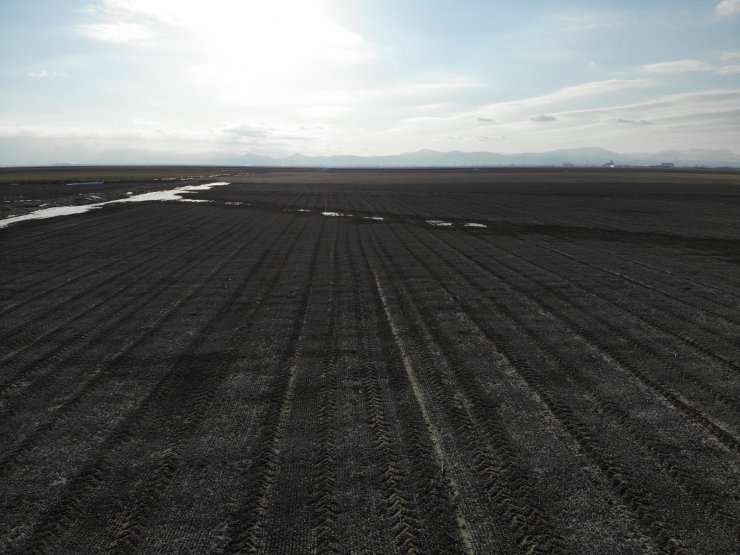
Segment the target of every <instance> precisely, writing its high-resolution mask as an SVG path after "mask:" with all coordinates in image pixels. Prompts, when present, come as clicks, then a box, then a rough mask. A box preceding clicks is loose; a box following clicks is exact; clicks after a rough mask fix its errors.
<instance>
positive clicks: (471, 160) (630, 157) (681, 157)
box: [73, 147, 740, 168]
mask: <svg viewBox="0 0 740 555" xmlns="http://www.w3.org/2000/svg"><path fill="white" fill-rule="evenodd" d="M612 161H613V162H614V164H615V165H617V166H620V165H625V166H656V165H659V164H666V163H668V164H675V165H676V166H679V167H680V166H684V167H694V166H706V167H732V168H740V155H738V154H737V153H735V152H731V151H729V150H701V149H694V150H666V151H662V152H654V153H640V152H633V153H624V154H622V153H618V152H612V151H610V150H606V149H603V148H595V147H593V148H572V149H565V150H553V151H549V152H521V153H517V154H505V153H500V152H462V151H459V150H453V151H450V152H440V151H436V150H418V151H416V152H404V153H401V154H393V155H388V156H355V155H336V156H308V155H305V154H293V155H291V156H285V157H270V156H264V155H260V154H252V153H247V154H234V153H223V152H201V153H197V154H183V153H175V152H167V151H149V150H143V149H116V150H105V151H101V152H97V153H79V154H78V159H77V160H75V162H73V163H74V164H83V165H84V164H93V165H100V164H103V165H110V164H112V165H141V164H144V165H158V164H175V165H194V164H195V165H217V166H220V165H224V166H294V167H310V168H316V167H318V168H351V167H367V168H378V167H380V168H384V167H385V168H392V167H397V168H414V167H417V168H418V167H486V166H562V165H564V164H565V165H574V166H603V165H605V164H608V163H610V162H612Z"/></svg>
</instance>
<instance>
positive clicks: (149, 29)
mask: <svg viewBox="0 0 740 555" xmlns="http://www.w3.org/2000/svg"><path fill="white" fill-rule="evenodd" d="M579 147H602V148H607V149H610V150H614V151H616V152H623V153H628V152H656V151H661V150H668V149H729V150H733V151H735V152H740V0H721V1H720V0H707V1H704V0H643V1H632V0H629V1H624V0H623V1H610V0H603V1H594V0H589V1H586V0H584V1H579V0H576V1H567V2H553V1H539V0H521V1H517V2H514V1H510V2H503V1H497V0H373V1H372V2H371V1H368V0H198V1H192V0H0V164H2V165H38V164H50V163H64V162H67V163H116V162H118V163H134V162H140V163H158V162H183V161H192V162H194V163H197V162H200V161H204V160H207V159H213V158H214V157H217V156H221V155H224V156H225V155H231V154H245V153H254V154H261V155H269V156H285V155H290V154H292V153H296V152H299V153H302V154H306V155H333V154H357V155H379V154H395V153H400V152H411V151H416V150H420V149H432V150H441V151H451V150H462V151H471V152H481V151H488V152H504V153H514V152H544V151H549V150H556V149H564V148H579ZM209 157H211V158H209Z"/></svg>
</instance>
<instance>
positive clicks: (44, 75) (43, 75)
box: [26, 69, 69, 79]
mask: <svg viewBox="0 0 740 555" xmlns="http://www.w3.org/2000/svg"><path fill="white" fill-rule="evenodd" d="M26 75H28V77H33V78H34V79H48V78H49V77H69V75H67V74H66V73H65V72H63V71H49V70H46V69H42V70H39V71H29V72H28V73H27V74H26Z"/></svg>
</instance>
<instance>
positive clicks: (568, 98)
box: [477, 79, 654, 121]
mask: <svg viewBox="0 0 740 555" xmlns="http://www.w3.org/2000/svg"><path fill="white" fill-rule="evenodd" d="M653 85H654V83H653V81H652V80H651V79H609V80H606V81H590V82H587V83H581V84H579V85H574V86H571V87H565V88H562V89H559V90H557V91H554V92H552V93H549V94H545V95H541V96H535V97H530V98H525V99H522V100H511V101H506V102H497V103H494V104H488V105H486V106H482V107H481V108H479V110H477V112H478V113H483V114H485V115H486V116H485V117H491V118H494V119H497V120H501V121H504V120H508V121H522V120H527V119H529V117H530V114H531V113H532V112H538V111H548V112H552V108H553V107H556V106H558V105H560V106H564V108H567V107H568V106H570V105H572V103H573V102H575V101H578V100H583V99H587V98H598V97H600V96H607V95H610V94H612V93H616V92H621V91H625V90H629V89H640V88H647V87H651V86H653Z"/></svg>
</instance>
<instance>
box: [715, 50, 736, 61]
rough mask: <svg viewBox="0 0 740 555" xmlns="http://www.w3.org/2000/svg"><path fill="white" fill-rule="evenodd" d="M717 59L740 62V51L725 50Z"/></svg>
mask: <svg viewBox="0 0 740 555" xmlns="http://www.w3.org/2000/svg"><path fill="white" fill-rule="evenodd" d="M717 57H718V58H719V59H720V60H722V61H724V62H735V61H740V50H724V51H722V52H719V53H718V54H717Z"/></svg>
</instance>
